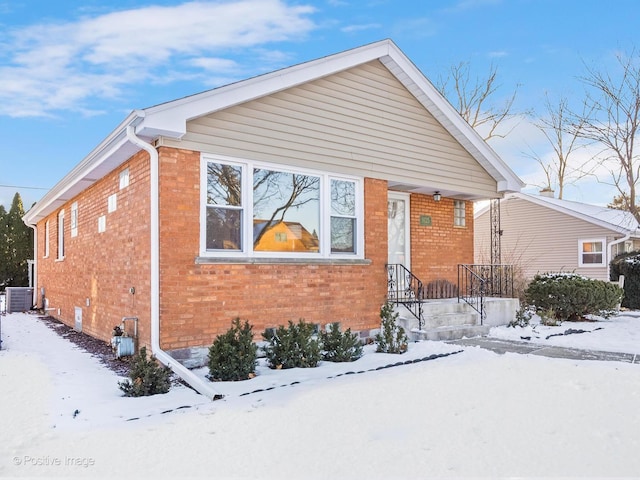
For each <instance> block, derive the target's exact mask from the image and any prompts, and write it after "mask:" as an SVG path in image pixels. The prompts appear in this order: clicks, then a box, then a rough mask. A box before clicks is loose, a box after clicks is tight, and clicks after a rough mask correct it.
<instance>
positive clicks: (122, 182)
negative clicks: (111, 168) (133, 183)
mask: <svg viewBox="0 0 640 480" xmlns="http://www.w3.org/2000/svg"><path fill="white" fill-rule="evenodd" d="M118 185H119V187H120V190H122V189H123V188H127V187H128V186H129V169H128V168H125V169H124V170H122V171H121V172H120V173H119V175H118Z"/></svg>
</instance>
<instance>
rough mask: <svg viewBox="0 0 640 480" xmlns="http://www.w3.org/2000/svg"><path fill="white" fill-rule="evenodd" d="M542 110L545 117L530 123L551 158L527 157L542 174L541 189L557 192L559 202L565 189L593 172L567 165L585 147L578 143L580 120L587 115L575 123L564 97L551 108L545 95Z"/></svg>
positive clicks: (583, 166) (581, 167) (580, 166)
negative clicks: (542, 140)
mask: <svg viewBox="0 0 640 480" xmlns="http://www.w3.org/2000/svg"><path fill="white" fill-rule="evenodd" d="M545 110H546V115H544V116H543V117H542V118H540V119H539V120H538V121H537V122H534V125H535V126H536V128H538V130H540V131H541V132H542V134H543V135H544V136H545V138H546V139H547V141H548V142H549V144H550V145H551V148H552V149H553V154H554V155H553V157H552V158H551V160H549V161H548V162H547V161H545V160H544V159H543V158H542V157H540V155H538V154H537V153H536V152H532V153H531V154H529V156H530V157H531V158H533V159H535V160H536V161H537V162H538V163H539V164H540V166H541V167H542V170H543V171H544V174H545V177H546V181H547V183H546V185H543V187H545V188H548V189H550V190H554V191H557V194H558V198H559V199H562V196H563V195H564V187H565V185H567V184H572V183H575V182H577V181H578V180H580V179H581V178H584V177H586V176H588V175H591V174H592V173H593V169H594V168H595V167H593V166H592V168H588V166H587V165H586V164H581V165H575V164H572V162H571V161H570V159H571V156H572V154H573V153H574V152H576V151H577V150H579V149H581V148H584V147H586V146H587V144H586V143H585V142H584V141H582V142H581V140H584V139H582V138H581V136H580V134H581V133H582V129H583V127H584V118H585V117H587V116H588V115H586V111H584V110H583V113H582V115H581V116H580V117H579V118H578V119H577V120H576V119H575V118H573V117H572V115H571V112H570V110H569V106H568V100H567V98H566V97H561V98H560V99H559V100H558V103H557V104H554V103H552V102H551V100H550V99H549V95H548V94H547V95H545Z"/></svg>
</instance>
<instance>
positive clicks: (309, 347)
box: [262, 319, 320, 369]
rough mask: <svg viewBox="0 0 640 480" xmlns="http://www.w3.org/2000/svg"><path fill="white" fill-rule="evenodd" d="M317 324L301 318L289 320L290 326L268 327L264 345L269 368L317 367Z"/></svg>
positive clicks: (318, 347) (265, 332) (318, 346)
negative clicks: (295, 321) (296, 320)
mask: <svg viewBox="0 0 640 480" xmlns="http://www.w3.org/2000/svg"><path fill="white" fill-rule="evenodd" d="M315 331H316V326H315V325H314V324H313V323H307V322H305V321H304V320H302V319H300V320H299V321H298V323H297V324H296V323H293V322H292V321H291V320H289V326H288V327H284V326H282V325H281V326H279V327H278V328H276V329H275V330H273V331H272V330H271V329H267V330H265V331H264V333H263V334H262V337H263V338H264V339H265V340H266V341H267V344H266V345H265V346H264V347H263V350H264V353H265V357H266V358H267V364H268V365H269V368H275V369H280V368H282V369H286V368H296V367H300V368H308V367H317V366H318V362H319V361H320V344H319V342H318V340H317V338H315V335H314V334H315Z"/></svg>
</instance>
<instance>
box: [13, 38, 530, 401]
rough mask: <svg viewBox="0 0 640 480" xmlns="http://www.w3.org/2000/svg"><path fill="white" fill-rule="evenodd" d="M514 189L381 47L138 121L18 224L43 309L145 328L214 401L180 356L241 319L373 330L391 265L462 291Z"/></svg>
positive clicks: (149, 341) (512, 179)
mask: <svg viewBox="0 0 640 480" xmlns="http://www.w3.org/2000/svg"><path fill="white" fill-rule="evenodd" d="M521 187H522V182H521V181H520V180H519V179H518V178H517V176H516V175H515V174H514V173H513V172H512V171H511V170H510V169H509V168H508V166H507V165H506V164H505V163H504V162H503V161H502V160H501V159H500V158H499V157H498V156H497V155H496V154H495V153H494V152H493V150H491V149H490V148H489V147H488V146H487V145H486V143H485V142H484V141H483V140H482V139H481V137H480V136H479V135H477V133H476V132H475V131H474V130H473V129H472V128H470V127H469V125H468V124H467V123H466V122H464V120H463V119H462V118H461V117H460V116H459V115H458V114H457V112H456V111H455V110H454V109H453V108H452V106H451V105H450V104H449V103H448V102H447V101H446V100H445V99H444V98H443V97H442V96H441V95H440V94H439V93H438V92H437V90H436V89H435V88H434V87H433V85H432V84H431V83H430V82H429V81H428V80H427V79H426V78H425V77H424V75H423V74H422V73H421V72H420V71H419V70H418V69H417V68H416V67H415V66H414V65H413V64H412V63H411V61H410V60H409V59H408V58H407V57H406V56H405V55H404V54H403V53H402V52H401V51H400V50H399V49H398V48H397V46H396V45H395V44H394V43H393V42H392V41H390V40H384V41H380V42H377V43H373V44H369V45H365V46H362V47H359V48H356V49H353V50H349V51H345V52H342V53H338V54H335V55H332V56H329V57H325V58H321V59H318V60H315V61H311V62H307V63H303V64H300V65H296V66H293V67H289V68H286V69H283V70H279V71H275V72H272V73H269V74H265V75H261V76H258V77H254V78H250V79H248V80H244V81H241V82H238V83H234V84H230V85H227V86H224V87H220V88H216V89H214V90H210V91H206V92H203V93H200V94H197V95H193V96H189V97H185V98H182V99H178V100H174V101H171V102H168V103H164V104H161V105H157V106H154V107H151V108H146V109H143V110H135V111H134V112H132V113H131V114H130V115H129V116H128V117H127V118H126V119H125V120H124V121H123V122H122V123H121V124H120V125H119V126H118V127H117V128H116V129H115V130H114V131H113V132H111V133H110V134H109V135H108V136H107V137H106V138H105V139H104V140H103V142H102V143H100V144H99V145H98V146H97V147H96V148H95V149H94V150H93V151H92V152H91V153H90V154H89V155H88V156H87V157H86V158H85V159H84V160H82V161H81V162H80V163H79V164H78V165H77V166H76V167H75V168H74V169H73V170H72V171H71V172H69V173H68V174H67V175H66V176H65V177H64V178H63V179H62V180H61V181H60V182H59V183H58V184H57V185H55V186H54V187H53V189H52V190H51V191H49V192H48V193H47V194H46V195H45V196H44V197H43V198H42V199H41V200H40V201H39V202H38V203H37V204H36V205H35V206H34V207H33V208H32V209H31V210H30V211H29V212H27V214H26V215H25V217H24V220H25V222H26V223H27V224H28V225H30V226H32V227H33V228H35V230H36V233H37V234H36V239H37V240H36V241H35V244H36V245H35V251H36V258H37V262H36V263H37V265H36V284H35V285H36V287H37V288H36V291H37V294H36V296H37V298H36V299H35V300H36V303H37V305H38V306H39V307H40V308H47V311H48V312H49V313H51V314H52V315H53V316H54V317H56V318H58V319H60V320H61V321H63V322H64V323H66V324H69V325H72V326H75V327H76V328H77V329H81V330H82V331H84V332H86V333H87V334H89V335H92V336H95V337H97V338H100V339H103V340H105V341H108V340H109V339H110V337H111V332H112V329H113V327H114V326H115V325H118V324H119V323H120V321H121V319H122V318H123V317H137V318H138V339H139V340H138V341H139V345H140V346H142V345H147V346H150V347H151V350H152V351H153V352H154V353H155V354H156V356H157V357H158V359H159V360H161V361H162V362H164V363H168V364H170V365H171V366H172V368H174V370H175V371H176V373H178V374H179V375H181V376H183V378H185V379H186V380H187V381H189V382H190V383H192V384H193V385H194V386H195V388H196V389H197V390H199V391H201V392H203V393H209V394H210V393H211V390H208V387H206V386H203V385H199V384H197V383H198V381H197V380H195V379H194V378H193V376H191V375H190V372H189V370H188V369H186V368H185V367H184V366H182V364H180V363H178V362H176V361H175V360H174V358H177V357H180V356H185V353H192V354H193V353H194V352H195V351H200V352H201V351H202V350H203V348H206V347H207V346H209V345H210V344H211V342H212V340H213V339H214V338H215V337H216V335H218V334H220V333H223V332H224V331H226V330H227V329H228V327H229V326H230V324H231V320H232V319H233V318H235V317H240V318H241V319H248V320H249V321H250V322H251V323H252V324H253V325H254V331H255V332H257V333H259V332H261V331H262V330H263V329H264V328H266V327H270V326H276V325H280V324H285V323H286V322H287V321H288V320H294V321H296V320H297V319H300V318H304V319H305V320H307V321H311V322H316V323H319V324H322V325H324V324H326V323H328V322H332V321H340V322H342V324H343V325H344V327H345V328H346V327H351V328H352V330H355V331H360V332H366V331H368V330H371V329H375V328H378V327H379V322H380V318H379V311H380V306H381V305H382V304H383V303H384V301H385V297H386V294H387V272H386V268H385V265H386V264H387V263H401V264H403V265H406V266H407V267H408V268H410V269H411V271H412V272H414V273H415V274H416V275H417V276H419V277H421V278H422V279H423V280H424V281H425V282H428V281H430V280H437V279H444V280H448V281H450V282H455V281H456V265H457V264H459V263H473V258H474V251H473V240H474V234H473V206H472V202H473V201H475V200H480V199H488V198H494V197H500V196H502V195H503V194H505V193H507V192H511V191H518V190H519V189H520V188H521ZM278 225H280V226H281V227H280V228H278ZM285 226H286V228H284V227H285ZM296 232H297V233H296ZM267 233H269V234H270V236H271V238H270V240H269V241H268V242H266V241H263V240H264V237H265V235H266V234H267ZM295 235H300V238H299V239H298V241H297V242H293V243H292V242H290V241H289V240H291V237H295ZM302 237H304V238H302ZM258 242H260V243H258ZM293 244H295V247H291V246H290V245H293Z"/></svg>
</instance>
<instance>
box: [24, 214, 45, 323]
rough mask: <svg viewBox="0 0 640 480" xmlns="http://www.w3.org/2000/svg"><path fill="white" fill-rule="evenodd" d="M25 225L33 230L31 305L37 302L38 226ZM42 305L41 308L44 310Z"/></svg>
mask: <svg viewBox="0 0 640 480" xmlns="http://www.w3.org/2000/svg"><path fill="white" fill-rule="evenodd" d="M27 227H29V228H31V229H32V230H33V279H32V282H33V285H31V287H33V295H32V296H31V305H32V306H34V305H37V304H38V226H37V225H30V224H28V223H27ZM44 307H45V306H44V305H42V309H43V310H44Z"/></svg>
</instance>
